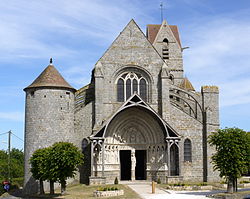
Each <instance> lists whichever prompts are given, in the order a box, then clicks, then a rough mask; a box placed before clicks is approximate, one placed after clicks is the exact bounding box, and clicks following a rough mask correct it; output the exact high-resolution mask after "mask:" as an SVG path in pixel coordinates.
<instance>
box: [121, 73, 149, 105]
mask: <svg viewBox="0 0 250 199" xmlns="http://www.w3.org/2000/svg"><path fill="white" fill-rule="evenodd" d="M134 93H137V94H138V95H140V97H141V98H142V99H143V100H144V101H147V99H148V82H147V80H146V79H145V78H144V77H143V76H142V75H141V74H139V73H134V72H127V73H124V74H122V75H121V76H120V77H119V79H118V81H117V101H118V102H124V101H126V100H127V99H128V98H129V97H130V96H131V95H133V94H134Z"/></svg>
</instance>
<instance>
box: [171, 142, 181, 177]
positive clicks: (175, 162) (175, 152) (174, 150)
mask: <svg viewBox="0 0 250 199" xmlns="http://www.w3.org/2000/svg"><path fill="white" fill-rule="evenodd" d="M178 175H179V149H178V147H177V146H176V144H173V145H172V146H171V148H170V176H178Z"/></svg>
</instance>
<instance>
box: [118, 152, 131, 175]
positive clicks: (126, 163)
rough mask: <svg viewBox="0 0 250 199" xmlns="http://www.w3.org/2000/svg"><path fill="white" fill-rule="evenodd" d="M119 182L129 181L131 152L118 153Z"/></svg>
mask: <svg viewBox="0 0 250 199" xmlns="http://www.w3.org/2000/svg"><path fill="white" fill-rule="evenodd" d="M120 172H121V180H131V151H130V150H121V151H120Z"/></svg>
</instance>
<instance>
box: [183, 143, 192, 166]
mask: <svg viewBox="0 0 250 199" xmlns="http://www.w3.org/2000/svg"><path fill="white" fill-rule="evenodd" d="M184 161H186V162H192V143H191V140H190V139H188V138H187V139H185V141H184Z"/></svg>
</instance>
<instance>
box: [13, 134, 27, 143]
mask: <svg viewBox="0 0 250 199" xmlns="http://www.w3.org/2000/svg"><path fill="white" fill-rule="evenodd" d="M11 133H12V132H11ZM12 135H14V136H15V137H16V138H18V139H19V140H21V141H22V142H24V141H23V139H22V138H20V137H18V136H17V135H15V134H14V133H12Z"/></svg>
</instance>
